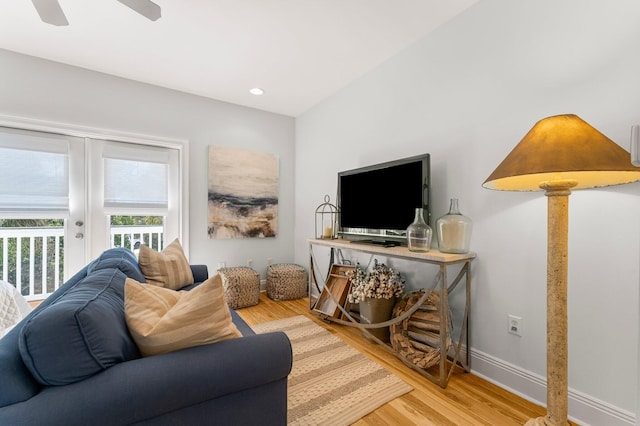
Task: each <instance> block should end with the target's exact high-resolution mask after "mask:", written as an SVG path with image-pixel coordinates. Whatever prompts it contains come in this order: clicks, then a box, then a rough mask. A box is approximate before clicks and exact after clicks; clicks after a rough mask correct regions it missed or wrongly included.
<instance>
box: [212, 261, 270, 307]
mask: <svg viewBox="0 0 640 426" xmlns="http://www.w3.org/2000/svg"><path fill="white" fill-rule="evenodd" d="M218 273H219V274H220V277H221V278H222V285H223V287H224V296H225V298H226V299H227V304H228V305H229V307H230V308H232V309H238V308H246V307H247V306H253V305H257V304H258V302H259V301H260V274H258V273H257V272H256V271H255V270H254V269H252V268H249V267H247V266H236V267H230V268H220V269H218Z"/></svg>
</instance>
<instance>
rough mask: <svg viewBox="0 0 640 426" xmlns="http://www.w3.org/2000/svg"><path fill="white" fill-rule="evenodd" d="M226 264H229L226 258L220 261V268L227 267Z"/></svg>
mask: <svg viewBox="0 0 640 426" xmlns="http://www.w3.org/2000/svg"><path fill="white" fill-rule="evenodd" d="M226 265H227V262H226V261H224V260H223V261H222V262H218V269H222V268H224V267H226Z"/></svg>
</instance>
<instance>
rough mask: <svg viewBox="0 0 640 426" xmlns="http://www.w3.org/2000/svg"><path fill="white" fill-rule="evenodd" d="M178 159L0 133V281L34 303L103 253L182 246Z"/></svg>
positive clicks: (158, 149) (136, 149) (122, 145)
mask: <svg viewBox="0 0 640 426" xmlns="http://www.w3.org/2000/svg"><path fill="white" fill-rule="evenodd" d="M180 155H181V152H180V150H178V149H174V148H171V147H166V146H153V145H151V144H146V143H143V144H140V143H131V142H118V141H107V140H102V139H96V138H86V137H77V136H67V135H62V134H56V133H46V132H35V131H26V130H18V129H13V128H6V127H0V170H3V176H2V179H1V180H0V279H2V280H5V281H9V282H10V283H12V284H14V285H16V287H17V288H18V289H19V290H20V291H21V293H22V294H23V295H24V296H25V297H27V299H30V300H37V299H42V298H45V297H46V296H47V295H48V294H50V293H52V292H53V291H55V289H56V288H57V287H59V285H61V284H62V283H63V282H64V281H65V280H67V279H68V278H69V277H71V276H72V275H73V274H75V273H76V272H77V271H79V270H80V269H81V268H82V267H83V266H84V265H86V264H87V262H88V261H90V260H91V259H94V258H95V257H97V256H98V255H99V254H100V253H101V252H102V251H104V250H105V249H107V248H110V247H114V246H123V247H127V248H130V249H132V250H134V251H136V249H137V248H138V246H139V245H140V244H147V245H149V246H152V247H153V248H155V249H158V250H161V249H162V248H163V245H164V241H166V240H168V241H171V240H172V239H173V238H177V237H181V231H182V227H181V220H180V218H181V210H182V203H181V200H182V197H181V193H182V188H181V182H182V181H183V180H182V179H181V164H180Z"/></svg>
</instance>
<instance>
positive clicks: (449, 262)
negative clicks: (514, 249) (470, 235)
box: [309, 239, 476, 388]
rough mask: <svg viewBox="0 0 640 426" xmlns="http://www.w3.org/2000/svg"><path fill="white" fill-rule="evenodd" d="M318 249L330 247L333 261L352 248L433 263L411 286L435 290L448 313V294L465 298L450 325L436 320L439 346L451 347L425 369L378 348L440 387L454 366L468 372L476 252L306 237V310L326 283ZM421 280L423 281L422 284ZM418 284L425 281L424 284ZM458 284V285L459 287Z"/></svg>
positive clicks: (310, 307) (440, 307) (384, 345)
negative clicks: (430, 270) (430, 271)
mask: <svg viewBox="0 0 640 426" xmlns="http://www.w3.org/2000/svg"><path fill="white" fill-rule="evenodd" d="M369 241H371V240H369ZM321 248H324V249H328V250H330V257H329V258H330V262H333V259H334V258H335V251H336V250H353V251H357V252H362V253H368V254H371V255H374V256H376V255H379V256H384V257H389V258H397V259H403V260H405V261H413V262H417V263H424V264H431V265H435V266H436V267H437V269H438V272H437V273H435V271H433V272H434V273H435V275H434V276H433V277H429V275H431V274H426V276H425V275H423V274H419V275H418V276H416V278H415V279H416V282H415V284H414V285H415V287H417V288H418V289H419V288H420V287H422V288H423V289H424V290H425V291H426V290H427V289H429V288H431V289H434V290H437V291H438V293H439V294H440V301H439V303H440V306H439V311H440V312H444V313H446V312H449V309H450V307H449V295H450V294H451V293H453V291H454V290H458V294H459V296H458V295H457V296H456V297H462V298H464V302H463V306H460V304H461V302H462V301H461V300H460V301H459V302H458V303H457V304H456V306H457V307H458V309H456V310H457V311H458V312H456V315H454V316H453V324H449V323H448V322H447V321H439V323H438V324H439V325H438V327H439V330H438V334H439V339H440V342H439V348H447V347H448V344H447V341H448V340H449V339H450V340H451V346H450V347H449V349H448V350H446V352H445V353H441V354H440V359H439V361H438V363H437V364H434V365H433V366H431V367H430V368H427V369H423V368H421V367H419V366H418V365H415V364H414V363H413V362H412V361H410V360H408V359H407V358H405V356H404V355H403V354H402V353H401V352H399V351H396V350H395V349H393V347H392V345H389V344H383V345H382V346H381V347H382V348H383V349H385V350H387V351H388V352H389V353H391V354H393V355H394V356H396V357H397V358H398V359H400V360H401V361H402V362H403V363H404V364H405V365H407V366H408V367H409V368H411V369H413V370H415V371H417V372H418V373H420V374H421V375H422V376H424V377H426V378H427V379H429V380H431V381H433V382H434V383H436V384H438V385H439V386H440V387H442V388H445V387H446V386H447V384H448V382H449V378H450V377H451V375H452V374H453V371H454V369H456V367H461V368H462V369H463V370H464V371H465V372H469V371H471V368H470V363H469V361H470V350H469V312H470V310H471V261H472V260H473V259H474V258H475V257H476V254H475V253H471V252H470V253H465V254H452V253H441V252H440V251H438V250H435V249H432V250H429V251H428V252H424V253H422V252H412V251H409V249H408V248H407V247H388V248H386V247H382V246H380V245H377V244H372V243H370V242H369V243H364V242H363V241H362V240H359V241H348V240H343V239H334V240H330V239H312V240H309V310H312V309H313V307H314V296H313V294H312V291H314V289H315V290H318V291H319V292H321V291H322V289H323V288H324V287H325V285H326V279H323V278H322V277H320V276H319V274H317V271H316V269H317V265H316V262H315V255H314V249H315V250H316V251H318V250H319V249H321ZM450 268H453V272H454V273H455V278H453V280H451V278H450V277H449V273H450ZM420 281H423V282H424V281H426V282H424V283H421V282H420ZM428 281H432V284H431V287H429V285H428ZM421 284H424V286H423V285H421ZM458 284H461V286H458ZM461 287H462V288H461ZM316 301H317V300H316ZM321 317H322V318H323V319H324V320H326V321H332V322H335V323H338V324H344V325H350V324H349V323H345V321H342V320H340V319H338V318H334V317H330V316H327V315H322V316H321ZM354 320H355V319H354ZM350 321H351V320H350ZM354 326H355V325H354Z"/></svg>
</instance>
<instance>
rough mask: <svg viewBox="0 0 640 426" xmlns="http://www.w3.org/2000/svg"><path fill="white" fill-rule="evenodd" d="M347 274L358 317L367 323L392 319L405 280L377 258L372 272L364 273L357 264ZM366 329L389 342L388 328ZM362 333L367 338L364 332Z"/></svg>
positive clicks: (352, 300)
mask: <svg viewBox="0 0 640 426" xmlns="http://www.w3.org/2000/svg"><path fill="white" fill-rule="evenodd" d="M349 273H350V275H351V276H350V278H351V291H350V292H349V302H350V303H359V304H360V320H361V321H362V322H363V323H367V324H377V323H380V322H384V321H388V320H389V319H391V313H392V312H393V307H394V305H395V303H396V299H397V298H398V297H400V296H402V292H403V291H404V280H403V279H402V277H401V276H400V273H399V272H396V271H395V270H394V269H393V268H389V267H388V266H386V265H385V264H384V263H378V261H377V260H376V261H375V264H374V266H373V269H372V270H371V272H369V273H368V274H366V275H365V272H364V270H363V269H362V268H360V265H356V268H355V270H354V271H353V272H349ZM367 331H369V333H371V334H373V335H374V336H375V337H377V338H378V339H380V340H382V341H383V342H388V341H389V327H380V328H369V329H367ZM364 336H365V337H367V334H364Z"/></svg>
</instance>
